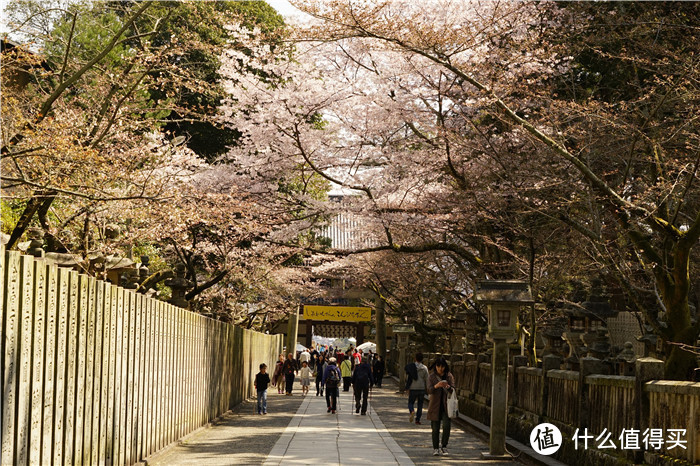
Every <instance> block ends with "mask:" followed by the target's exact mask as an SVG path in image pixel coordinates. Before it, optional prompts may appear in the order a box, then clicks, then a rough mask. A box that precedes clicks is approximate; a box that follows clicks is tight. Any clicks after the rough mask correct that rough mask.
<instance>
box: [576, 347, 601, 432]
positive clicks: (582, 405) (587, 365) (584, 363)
mask: <svg viewBox="0 0 700 466" xmlns="http://www.w3.org/2000/svg"><path fill="white" fill-rule="evenodd" d="M580 364H581V368H580V369H579V373H578V428H579V429H584V428H586V427H588V426H589V425H590V419H589V415H590V413H589V410H588V385H586V376H589V375H592V374H605V373H606V372H607V370H606V369H607V366H606V365H605V363H604V362H603V361H601V360H600V359H596V358H592V357H585V358H581V359H580Z"/></svg>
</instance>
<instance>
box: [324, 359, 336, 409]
mask: <svg viewBox="0 0 700 466" xmlns="http://www.w3.org/2000/svg"><path fill="white" fill-rule="evenodd" d="M339 384H340V369H338V366H336V359H335V358H330V359H329V360H328V367H326V371H325V372H324V373H323V380H322V381H321V385H322V386H325V387H326V406H327V408H328V412H329V413H333V414H335V410H336V409H337V407H338V385H339Z"/></svg>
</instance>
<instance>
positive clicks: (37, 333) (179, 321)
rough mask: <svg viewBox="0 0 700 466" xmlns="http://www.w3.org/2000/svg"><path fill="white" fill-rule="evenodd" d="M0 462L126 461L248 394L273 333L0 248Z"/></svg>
mask: <svg viewBox="0 0 700 466" xmlns="http://www.w3.org/2000/svg"><path fill="white" fill-rule="evenodd" d="M0 277H2V280H3V285H2V286H1V287H0V301H1V302H2V310H1V311H0V312H1V314H0V323H1V326H0V329H1V330H2V333H1V334H0V345H1V346H0V368H1V369H2V377H1V378H0V383H1V385H0V391H2V394H3V396H2V398H1V399H0V403H2V404H1V405H0V412H1V413H2V417H1V418H0V423H1V429H0V432H1V434H2V437H1V442H2V443H1V447H2V449H1V451H0V464H3V465H4V464H16V465H25V464H57V465H60V464H76V465H80V464H116V465H126V464H133V463H136V462H138V461H140V460H142V459H143V458H145V457H146V456H148V455H149V454H151V453H153V452H155V451H157V450H159V449H161V448H163V447H164V446H166V445H167V444H169V443H171V442H174V441H175V440H177V439H178V438H180V437H182V436H184V435H186V434H187V433H189V432H192V431H193V430H195V429H197V428H199V427H201V426H202V425H205V424H206V423H208V422H210V421H211V420H213V419H214V418H216V417H218V416H220V415H221V414H223V413H224V412H226V411H227V410H229V409H230V408H232V407H234V406H235V405H237V404H239V403H240V402H241V401H243V400H244V399H245V398H247V397H249V396H250V395H252V392H253V387H252V382H253V378H254V374H255V373H256V372H257V370H258V369H257V366H258V364H259V363H261V362H265V363H266V364H268V366H270V367H273V366H274V363H275V361H276V359H277V356H278V355H279V353H280V352H281V349H282V336H281V335H263V334H260V333H256V332H251V331H248V330H244V329H241V328H238V327H233V326H231V325H228V324H224V323H221V322H218V321H214V320H212V319H209V318H206V317H203V316H201V315H198V314H194V313H191V312H189V311H187V310H185V309H181V308H178V307H175V306H172V305H170V304H167V303H164V302H162V301H158V300H156V299H152V298H146V297H144V296H143V295H140V294H137V293H135V292H134V291H132V290H125V289H123V288H120V287H117V286H115V285H111V284H109V283H106V282H103V281H99V280H95V279H94V278H93V277H89V276H86V275H81V274H78V273H77V272H75V271H71V270H68V269H65V268H58V267H56V266H54V265H49V264H47V263H46V262H45V261H44V260H43V259H36V258H34V257H31V256H22V255H20V254H19V253H16V252H7V253H5V252H4V251H2V250H0Z"/></svg>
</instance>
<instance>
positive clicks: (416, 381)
mask: <svg viewBox="0 0 700 466" xmlns="http://www.w3.org/2000/svg"><path fill="white" fill-rule="evenodd" d="M409 366H412V367H410V372H409ZM406 368H407V369H406V373H407V374H409V376H410V381H409V379H408V378H407V380H406V388H407V389H408V422H411V423H413V419H414V415H415V420H416V424H419V425H420V418H421V415H422V414H423V399H424V398H425V391H426V389H427V388H428V368H427V367H425V366H424V365H423V353H416V356H415V361H414V362H413V363H410V364H408V365H407V366H406ZM416 401H417V402H418V409H417V410H416V412H415V413H414V412H413V405H414V404H415V403H416Z"/></svg>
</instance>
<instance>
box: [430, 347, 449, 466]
mask: <svg viewBox="0 0 700 466" xmlns="http://www.w3.org/2000/svg"><path fill="white" fill-rule="evenodd" d="M454 389H455V379H454V377H453V376H452V373H450V367H449V365H448V364H447V361H446V360H445V358H438V359H437V360H436V361H435V365H434V369H433V372H431V373H430V376H429V377H428V393H429V394H430V401H429V403H428V420H429V421H430V427H431V429H432V431H433V456H447V455H448V454H449V453H448V452H447V443H448V442H449V440H450V429H451V427H452V419H450V416H448V414H447V399H448V398H449V396H450V394H451V393H452V390H454ZM440 423H442V443H440Z"/></svg>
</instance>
